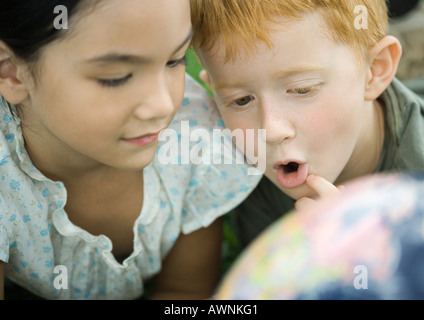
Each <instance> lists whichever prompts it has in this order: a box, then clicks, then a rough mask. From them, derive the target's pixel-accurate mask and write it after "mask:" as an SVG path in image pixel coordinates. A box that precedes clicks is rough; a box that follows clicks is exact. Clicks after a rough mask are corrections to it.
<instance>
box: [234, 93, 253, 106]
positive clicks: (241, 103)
mask: <svg viewBox="0 0 424 320" xmlns="http://www.w3.org/2000/svg"><path fill="white" fill-rule="evenodd" d="M254 99H255V98H254V97H253V96H245V97H242V98H239V99H236V100H234V101H233V104H235V105H236V106H238V107H244V106H245V105H247V104H249V103H250V102H251V101H252V100H254Z"/></svg>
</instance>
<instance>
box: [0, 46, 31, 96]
mask: <svg viewBox="0 0 424 320" xmlns="http://www.w3.org/2000/svg"><path fill="white" fill-rule="evenodd" d="M12 57H13V56H12V54H11V53H10V51H9V50H8V48H7V46H6V45H5V44H4V43H3V42H1V41H0V94H1V95H2V96H3V97H4V98H5V99H6V100H7V101H8V102H9V103H11V104H20V103H22V102H23V101H25V100H26V99H27V98H28V91H27V89H26V87H25V86H24V84H23V83H22V82H21V81H20V80H19V73H20V71H21V67H19V66H18V65H17V64H16V63H15V62H13V59H12Z"/></svg>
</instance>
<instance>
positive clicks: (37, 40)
mask: <svg viewBox="0 0 424 320" xmlns="http://www.w3.org/2000/svg"><path fill="white" fill-rule="evenodd" d="M81 2H85V1H82V0H1V1H0V40H1V41H3V42H4V43H5V44H6V45H7V46H8V47H9V48H10V49H11V50H12V51H13V52H14V54H15V55H16V57H17V58H20V59H22V60H23V61H27V62H32V61H34V60H36V59H37V58H38V54H39V53H40V49H41V48H42V47H43V46H45V45H46V44H48V43H50V42H52V41H54V40H56V39H57V38H59V36H60V34H61V31H63V30H61V29H59V30H58V29H56V28H55V27H54V20H55V18H56V17H57V16H58V14H55V13H54V9H55V8H56V7H57V6H60V5H62V6H65V7H66V9H67V11H68V17H69V18H70V17H71V16H72V15H73V14H74V13H75V11H76V9H77V8H78V6H79V5H80V3H81Z"/></svg>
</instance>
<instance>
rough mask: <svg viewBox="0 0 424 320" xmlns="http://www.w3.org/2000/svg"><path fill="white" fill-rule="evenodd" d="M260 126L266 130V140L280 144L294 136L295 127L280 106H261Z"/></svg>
mask: <svg viewBox="0 0 424 320" xmlns="http://www.w3.org/2000/svg"><path fill="white" fill-rule="evenodd" d="M262 127H263V128H264V129H265V130H266V142H267V143H270V144H280V143H283V142H287V141H290V140H292V139H293V138H294V137H295V129H294V125H293V123H292V121H291V120H290V117H289V115H288V114H287V115H285V114H284V110H283V108H281V106H278V105H275V104H272V105H268V106H266V105H265V106H263V108H262Z"/></svg>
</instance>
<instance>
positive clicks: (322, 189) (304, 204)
mask: <svg viewBox="0 0 424 320" xmlns="http://www.w3.org/2000/svg"><path fill="white" fill-rule="evenodd" d="M306 184H307V185H308V186H309V187H310V188H311V189H312V190H314V191H315V192H316V193H317V195H318V197H317V198H314V199H311V198H308V197H303V198H300V199H298V200H297V201H296V203H295V204H294V206H295V208H296V210H298V211H299V210H305V209H306V208H308V207H310V206H312V205H313V204H314V203H315V202H316V201H317V200H320V199H322V198H328V197H331V196H334V195H337V194H338V193H339V192H340V191H341V190H343V188H344V187H343V186H342V185H340V186H338V187H336V186H335V185H333V184H332V183H330V182H329V181H327V180H325V179H324V178H322V177H318V176H314V175H310V176H308V178H307V179H306Z"/></svg>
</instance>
